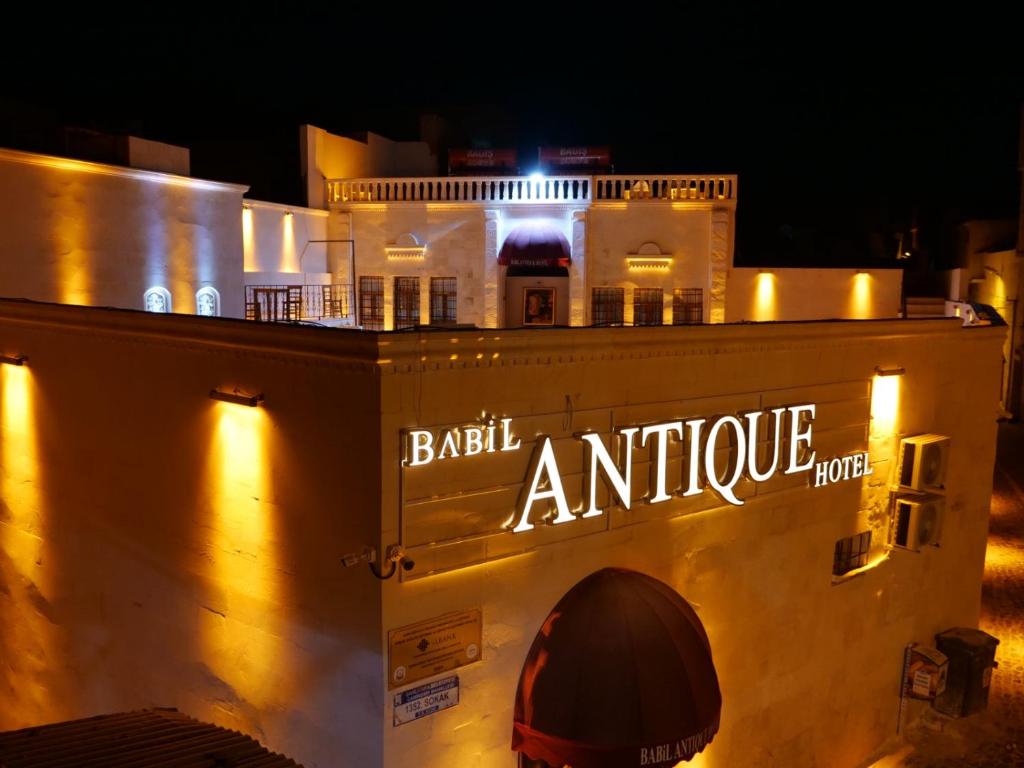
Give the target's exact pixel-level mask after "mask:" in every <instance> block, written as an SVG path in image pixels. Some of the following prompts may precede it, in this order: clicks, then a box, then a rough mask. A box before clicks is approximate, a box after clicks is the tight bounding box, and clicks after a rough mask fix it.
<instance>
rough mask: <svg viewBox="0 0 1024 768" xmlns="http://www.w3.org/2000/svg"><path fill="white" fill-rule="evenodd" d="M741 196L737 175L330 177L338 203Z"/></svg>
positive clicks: (329, 186)
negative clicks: (737, 188) (737, 190)
mask: <svg viewBox="0 0 1024 768" xmlns="http://www.w3.org/2000/svg"><path fill="white" fill-rule="evenodd" d="M735 199H736V177H735V176H545V177H543V178H533V177H528V176H441V177H422V178H420V177H405V178H380V179H330V180H328V181H327V200H328V202H329V203H330V204H332V205H349V204H354V203H502V204H523V203H583V202H592V201H598V202H600V201H619V200H662V201H665V200H669V201H671V200H678V201H688V200H693V201H700V200H704V201H707V200H735Z"/></svg>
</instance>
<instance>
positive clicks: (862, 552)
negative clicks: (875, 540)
mask: <svg viewBox="0 0 1024 768" xmlns="http://www.w3.org/2000/svg"><path fill="white" fill-rule="evenodd" d="M869 549H871V531H864V533H858V534H857V535H856V536H848V537H847V538H845V539H840V540H839V541H837V542H836V551H835V554H834V555H833V558H832V575H833V576H842V575H843V574H844V573H849V572H850V571H852V570H854V569H856V568H863V567H864V566H865V565H867V564H868V550H869Z"/></svg>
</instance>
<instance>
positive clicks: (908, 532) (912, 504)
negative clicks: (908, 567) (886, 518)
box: [890, 495, 946, 550]
mask: <svg viewBox="0 0 1024 768" xmlns="http://www.w3.org/2000/svg"><path fill="white" fill-rule="evenodd" d="M945 507H946V500H945V499H944V498H942V497H941V496H926V495H922V496H916V497H911V496H902V495H901V496H897V497H896V501H895V507H894V509H893V515H892V528H891V533H890V543H892V544H894V545H895V546H897V547H905V548H906V549H913V550H919V549H921V547H926V546H928V545H937V544H938V543H939V533H940V531H941V529H942V514H943V511H944V510H945Z"/></svg>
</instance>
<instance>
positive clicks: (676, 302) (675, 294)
mask: <svg viewBox="0 0 1024 768" xmlns="http://www.w3.org/2000/svg"><path fill="white" fill-rule="evenodd" d="M703 322H704V291H703V290H701V289H700V288H676V289H675V290H674V291H672V325H700V324H701V323H703Z"/></svg>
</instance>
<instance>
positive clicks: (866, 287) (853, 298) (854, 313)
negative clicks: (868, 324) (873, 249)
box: [849, 272, 872, 320]
mask: <svg viewBox="0 0 1024 768" xmlns="http://www.w3.org/2000/svg"><path fill="white" fill-rule="evenodd" d="M871 281H872V278H871V275H870V274H868V273H867V272H858V273H857V274H855V275H854V276H853V287H852V289H851V291H850V310H849V311H850V317H851V318H854V319H855V320H863V319H866V318H869V317H871Z"/></svg>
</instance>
